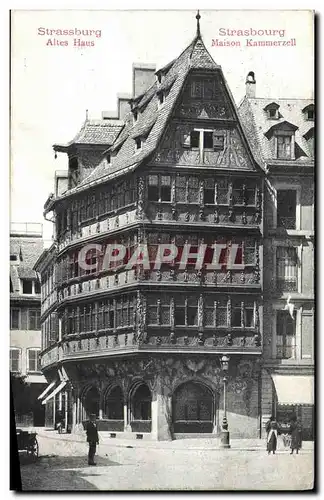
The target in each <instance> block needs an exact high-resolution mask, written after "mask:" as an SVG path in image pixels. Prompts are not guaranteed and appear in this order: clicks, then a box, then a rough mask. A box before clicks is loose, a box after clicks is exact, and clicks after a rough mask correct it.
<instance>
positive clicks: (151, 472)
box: [21, 436, 313, 491]
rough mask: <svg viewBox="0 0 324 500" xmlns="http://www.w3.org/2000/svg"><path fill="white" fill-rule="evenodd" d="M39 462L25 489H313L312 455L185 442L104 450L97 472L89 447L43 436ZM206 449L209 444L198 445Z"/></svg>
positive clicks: (26, 474)
mask: <svg viewBox="0 0 324 500" xmlns="http://www.w3.org/2000/svg"><path fill="white" fill-rule="evenodd" d="M38 441H39V448H40V456H39V459H38V460H37V462H36V463H30V464H22V466H21V476H22V487H23V490H25V491H26V490H43V491H44V490H48V491H53V490H54V491H55V490H69V491H70V490H79V491H82V490H107V491H109V490H168V489H174V490H180V489H181V490H227V489H242V490H244V489H247V490H253V489H255V490H271V489H286V490H294V489H295V490H301V489H310V488H312V485H313V451H312V450H311V449H303V450H301V452H300V454H299V455H298V456H297V455H293V456H290V455H289V450H279V451H278V452H277V454H276V455H270V456H268V455H267V454H266V452H265V450H264V449H261V448H259V449H254V450H250V451H249V450H243V449H242V450H240V449H234V448H233V449H231V450H219V449H212V448H211V447H210V446H209V449H206V450H203V449H198V447H196V448H194V449H190V448H188V446H187V445H186V442H188V440H182V441H181V442H173V443H174V444H173V443H171V444H170V445H169V447H165V448H164V447H160V443H156V447H153V446H152V445H153V443H150V445H149V446H148V447H146V446H145V445H144V443H141V447H138V446H134V444H133V443H132V442H131V441H130V443H129V445H128V446H129V447H126V446H120V445H116V444H101V445H99V449H98V455H97V457H96V463H97V466H96V467H89V466H88V465H87V456H86V455H87V445H86V443H82V442H76V441H73V440H70V441H69V440H64V439H51V438H47V437H43V436H38ZM197 442H199V443H200V446H201V447H203V445H204V440H203V439H201V440H197Z"/></svg>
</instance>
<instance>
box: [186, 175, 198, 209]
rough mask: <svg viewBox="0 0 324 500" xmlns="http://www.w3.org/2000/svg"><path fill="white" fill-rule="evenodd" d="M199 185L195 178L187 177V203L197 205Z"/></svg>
mask: <svg viewBox="0 0 324 500" xmlns="http://www.w3.org/2000/svg"><path fill="white" fill-rule="evenodd" d="M198 193H199V184H198V179H197V177H189V180H188V202H189V203H198Z"/></svg>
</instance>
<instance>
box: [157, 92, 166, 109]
mask: <svg viewBox="0 0 324 500" xmlns="http://www.w3.org/2000/svg"><path fill="white" fill-rule="evenodd" d="M158 99H159V107H160V106H162V104H163V103H164V100H165V94H164V92H159V93H158Z"/></svg>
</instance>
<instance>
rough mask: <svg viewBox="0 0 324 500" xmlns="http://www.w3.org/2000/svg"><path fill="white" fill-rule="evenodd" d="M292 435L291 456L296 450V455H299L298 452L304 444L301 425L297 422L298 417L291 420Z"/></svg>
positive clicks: (294, 416)
mask: <svg viewBox="0 0 324 500" xmlns="http://www.w3.org/2000/svg"><path fill="white" fill-rule="evenodd" d="M290 434H291V445H290V448H291V452H290V455H292V454H293V453H294V450H296V454H297V455H298V451H299V450H300V448H301V444H302V429H301V425H300V423H299V422H298V421H297V417H296V415H293V416H292V418H291V422H290Z"/></svg>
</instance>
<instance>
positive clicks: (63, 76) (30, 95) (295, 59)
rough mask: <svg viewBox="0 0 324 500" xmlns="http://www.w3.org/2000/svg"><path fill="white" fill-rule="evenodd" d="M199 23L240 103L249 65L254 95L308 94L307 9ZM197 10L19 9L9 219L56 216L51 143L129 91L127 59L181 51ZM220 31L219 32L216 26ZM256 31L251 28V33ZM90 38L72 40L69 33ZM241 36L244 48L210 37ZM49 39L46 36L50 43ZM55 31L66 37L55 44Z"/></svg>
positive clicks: (210, 17) (148, 59)
mask: <svg viewBox="0 0 324 500" xmlns="http://www.w3.org/2000/svg"><path fill="white" fill-rule="evenodd" d="M200 15H201V20H200V27H201V33H202V36H203V40H204V43H205V45H206V48H207V50H208V51H209V52H210V54H211V56H212V57H213V59H214V60H215V61H216V62H217V63H218V64H220V65H221V66H222V69H223V72H224V75H225V78H226V79H227V82H228V84H229V87H230V89H231V91H232V94H233V96H234V100H235V101H236V103H237V104H238V103H239V102H240V100H241V99H242V98H243V96H244V93H245V78H246V75H247V74H248V72H249V71H254V72H255V77H256V82H257V83H256V96H257V97H270V98H271V97H273V98H278V97H280V98H284V97H285V98H288V97H289V98H312V97H313V88H314V75H313V66H314V59H313V58H314V53H313V52H314V49H313V24H312V13H311V11H301V10H299V11H298V10H296V11H293V10H291V11H267V10H264V11H253V10H245V11H244V10H243V11H242V10H240V11H235V10H231V11H224V10H222V11H216V10H201V11H200ZM195 16H196V11H193V10H178V11H177V10H173V11H172V10H164V11H163V10H161V11H157V10H155V11H148V10H142V11H140V10H137V11H129V10H128V11H108V10H105V11H91V10H83V11H82V10H65V11H63V10H52V11H48V10H47V11H41V10H39V11H37V10H34V11H32V10H28V11H23V10H16V11H14V12H13V13H12V25H11V165H10V168H11V216H10V218H11V221H12V222H43V223H44V238H45V240H46V241H47V244H49V242H50V239H51V235H52V223H50V222H45V221H44V219H43V215H42V214H43V206H44V203H45V201H46V199H47V197H48V195H49V193H51V192H53V190H54V172H55V170H64V169H67V165H68V163H67V156H66V155H64V154H59V155H58V158H57V159H56V160H55V158H54V152H53V150H52V145H53V144H57V143H59V144H61V143H66V142H68V141H70V140H71V139H72V138H73V137H74V136H75V135H76V133H77V132H78V130H79V129H80V127H81V125H82V123H83V121H84V120H85V116H86V110H88V114H89V118H100V117H101V112H102V111H107V110H112V111H115V110H116V104H117V94H118V93H129V94H130V93H131V91H132V64H133V63H134V62H136V63H138V62H142V63H147V64H156V67H157V69H158V68H159V67H162V66H164V65H165V64H167V63H168V62H170V61H171V60H172V59H174V58H175V57H177V56H178V55H180V53H181V52H182V51H183V50H184V49H185V48H186V46H187V45H189V43H190V42H191V41H192V39H193V38H194V36H195V33H196V19H195ZM60 29H61V30H63V29H66V30H75V29H78V30H96V31H97V33H98V31H100V32H101V36H100V37H96V36H91V37H85V36H73V35H70V36H69V35H67V36H60V35H54V34H53V35H52V36H50V35H46V34H45V35H42V34H40V33H44V31H45V30H60ZM220 30H221V31H220ZM224 30H226V31H227V30H255V31H258V30H285V32H284V36H283V37H280V36H279V35H278V34H277V35H274V36H266V35H263V36H262V33H261V34H260V35H256V36H231V35H228V36H222V35H221V34H220V33H224ZM252 35H253V32H252ZM75 38H76V39H79V38H80V39H82V40H84V41H86V40H87V41H93V42H94V45H93V46H89V47H74V46H73V41H74V39H75ZM213 39H214V40H216V39H218V40H221V41H224V40H228V41H233V40H235V41H236V40H240V42H241V47H228V46H225V47H221V46H218V47H217V46H213V45H212V40H213ZM246 39H253V40H281V41H283V40H290V39H295V40H296V45H295V46H280V47H247V46H246ZM49 40H51V42H49ZM54 40H56V42H57V41H60V42H65V41H67V42H68V45H57V44H56V42H54Z"/></svg>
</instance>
